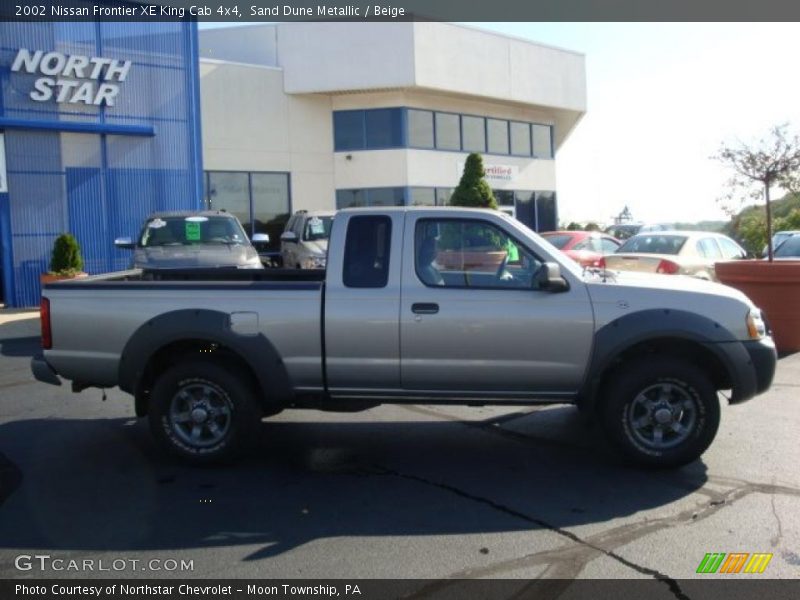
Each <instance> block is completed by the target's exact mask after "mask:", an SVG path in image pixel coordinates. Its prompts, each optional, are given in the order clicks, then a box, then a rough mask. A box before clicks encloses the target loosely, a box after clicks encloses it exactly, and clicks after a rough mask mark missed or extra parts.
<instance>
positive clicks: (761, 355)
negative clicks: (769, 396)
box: [742, 337, 778, 395]
mask: <svg viewBox="0 0 800 600" xmlns="http://www.w3.org/2000/svg"><path fill="white" fill-rule="evenodd" d="M742 344H743V345H744V349H745V350H747V354H748V355H749V356H750V363H751V364H752V365H753V369H754V370H755V372H756V395H757V394H761V393H763V392H766V391H767V390H768V389H769V386H771V385H772V378H773V377H774V376H775V367H776V366H777V364H778V353H777V351H776V350H775V343H774V342H773V341H772V338H771V337H766V338H763V339H761V340H753V341H750V342H742Z"/></svg>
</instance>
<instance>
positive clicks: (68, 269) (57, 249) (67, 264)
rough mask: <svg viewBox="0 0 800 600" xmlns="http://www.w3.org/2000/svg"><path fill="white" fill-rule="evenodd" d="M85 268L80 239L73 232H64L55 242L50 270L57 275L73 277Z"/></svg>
mask: <svg viewBox="0 0 800 600" xmlns="http://www.w3.org/2000/svg"><path fill="white" fill-rule="evenodd" d="M82 269H83V258H82V257H81V247H80V246H79V245H78V240H76V239H75V237H74V236H73V235H72V234H69V233H62V234H61V235H60V236H58V237H57V238H56V241H55V242H54V243H53V254H52V256H51V257H50V272H51V273H54V274H55V275H62V276H67V277H72V276H74V275H76V274H78V273H80V271H81V270H82Z"/></svg>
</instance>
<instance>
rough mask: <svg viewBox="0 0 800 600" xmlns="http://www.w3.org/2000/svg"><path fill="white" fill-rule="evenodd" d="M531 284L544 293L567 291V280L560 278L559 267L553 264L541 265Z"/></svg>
mask: <svg viewBox="0 0 800 600" xmlns="http://www.w3.org/2000/svg"><path fill="white" fill-rule="evenodd" d="M533 282H534V286H535V288H536V289H538V290H542V291H546V292H556V293H557V292H566V291H567V290H568V289H569V284H568V283H567V280H566V279H564V278H563V277H562V276H561V267H560V266H559V265H558V263H553V262H546V263H544V264H542V266H541V267H539V270H538V271H536V275H534V278H533Z"/></svg>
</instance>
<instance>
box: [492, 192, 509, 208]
mask: <svg viewBox="0 0 800 600" xmlns="http://www.w3.org/2000/svg"><path fill="white" fill-rule="evenodd" d="M492 192H493V193H494V197H495V200H497V204H498V205H500V206H514V192H512V191H510V190H492Z"/></svg>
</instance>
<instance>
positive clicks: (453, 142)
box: [435, 113, 461, 150]
mask: <svg viewBox="0 0 800 600" xmlns="http://www.w3.org/2000/svg"><path fill="white" fill-rule="evenodd" d="M435 123H436V147H437V148H438V149H439V150H461V132H460V129H459V124H458V115H451V114H448V113H436V115H435Z"/></svg>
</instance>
